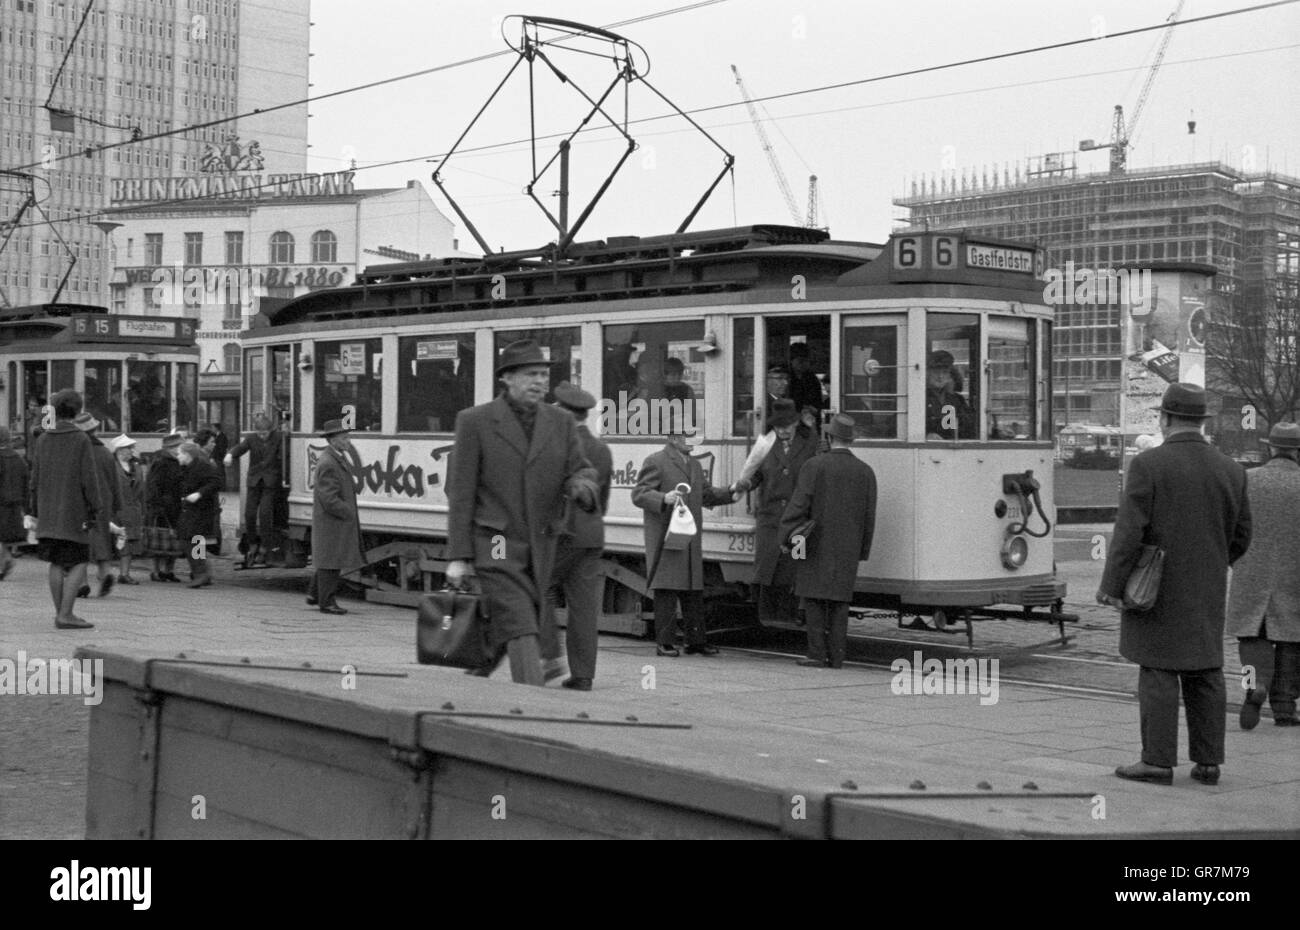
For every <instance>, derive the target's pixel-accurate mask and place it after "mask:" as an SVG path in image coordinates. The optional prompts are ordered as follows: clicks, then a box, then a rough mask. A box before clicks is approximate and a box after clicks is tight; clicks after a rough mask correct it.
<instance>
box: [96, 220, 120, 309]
mask: <svg viewBox="0 0 1300 930" xmlns="http://www.w3.org/2000/svg"><path fill="white" fill-rule="evenodd" d="M94 225H95V227H96V228H98V229H99V231H100V232H102V233H103V234H104V262H103V268H102V269H101V270H102V271H103V272H104V288H105V289H107V291H108V305H107V307H106V308H105V309H107V310H108V312H109V313H112V312H113V283H112V281H111V280H110V279H111V278H112V277H113V265H112V262H113V230H115V229H119V228H120V227H121V226H122V225H123V224H121V223H116V222H114V221H113V220H98V221H96V222H95V223H94ZM100 296H101V297H102V296H103V294H102V293H101V294H100Z"/></svg>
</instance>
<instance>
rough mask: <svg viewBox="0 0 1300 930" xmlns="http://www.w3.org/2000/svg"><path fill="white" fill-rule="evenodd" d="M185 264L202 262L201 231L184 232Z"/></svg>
mask: <svg viewBox="0 0 1300 930" xmlns="http://www.w3.org/2000/svg"><path fill="white" fill-rule="evenodd" d="M185 264H186V265H191V266H193V265H202V264H203V233H201V232H187V233H186V234H185Z"/></svg>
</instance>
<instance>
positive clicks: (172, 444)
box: [162, 433, 185, 449]
mask: <svg viewBox="0 0 1300 930" xmlns="http://www.w3.org/2000/svg"><path fill="white" fill-rule="evenodd" d="M184 441H185V437H184V436H182V435H181V434H180V433H172V434H171V435H170V436H164V437H163V441H162V447H163V448H164V449H179V448H180V447H181V443H183V442H184Z"/></svg>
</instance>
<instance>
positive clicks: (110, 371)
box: [85, 359, 122, 433]
mask: <svg viewBox="0 0 1300 930" xmlns="http://www.w3.org/2000/svg"><path fill="white" fill-rule="evenodd" d="M85 400H86V403H85V406H86V409H87V410H88V411H90V413H91V415H92V416H94V417H95V419H97V420H99V422H100V423H102V424H103V426H102V427H101V429H102V430H103V431H104V432H106V433H108V432H114V433H115V432H119V431H121V429H122V363H121V362H119V361H117V360H108V359H102V360H101V359H87V360H86V398H85Z"/></svg>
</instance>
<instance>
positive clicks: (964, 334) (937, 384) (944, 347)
mask: <svg viewBox="0 0 1300 930" xmlns="http://www.w3.org/2000/svg"><path fill="white" fill-rule="evenodd" d="M926 328H927V332H926V344H925V349H926V371H925V382H926V383H925V438H926V439H978V438H979V422H978V420H977V419H976V416H975V411H976V410H978V409H979V346H980V341H979V317H978V316H976V315H975V314H973V313H931V314H928V315H927V317H926Z"/></svg>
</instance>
